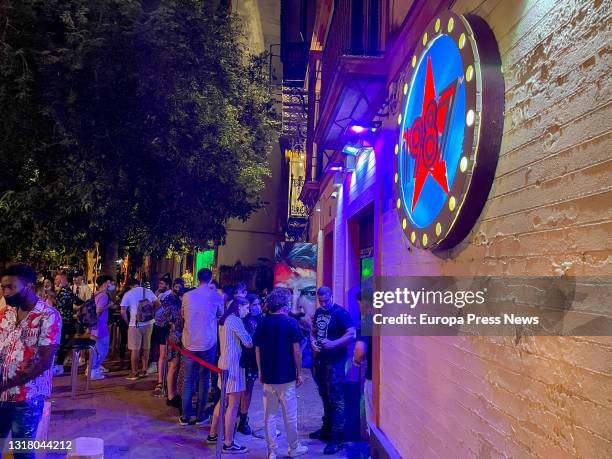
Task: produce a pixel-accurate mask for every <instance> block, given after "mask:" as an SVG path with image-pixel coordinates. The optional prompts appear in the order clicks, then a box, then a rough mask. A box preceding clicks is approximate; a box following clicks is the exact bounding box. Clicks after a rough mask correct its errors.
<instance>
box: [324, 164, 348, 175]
mask: <svg viewBox="0 0 612 459" xmlns="http://www.w3.org/2000/svg"><path fill="white" fill-rule="evenodd" d="M342 171H344V163H341V162H334V163H331V162H330V163H328V164H327V166H325V173H326V174H331V173H336V172H342Z"/></svg>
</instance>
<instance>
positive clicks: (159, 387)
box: [153, 383, 163, 397]
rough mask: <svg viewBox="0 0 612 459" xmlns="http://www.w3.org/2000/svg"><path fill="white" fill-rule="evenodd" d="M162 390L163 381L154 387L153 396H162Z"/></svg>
mask: <svg viewBox="0 0 612 459" xmlns="http://www.w3.org/2000/svg"><path fill="white" fill-rule="evenodd" d="M162 390H163V385H162V383H157V385H156V386H155V389H153V397H161V394H162Z"/></svg>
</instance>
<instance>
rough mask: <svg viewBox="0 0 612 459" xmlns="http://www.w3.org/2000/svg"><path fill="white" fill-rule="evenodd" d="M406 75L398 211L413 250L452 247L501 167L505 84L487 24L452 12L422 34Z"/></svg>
mask: <svg viewBox="0 0 612 459" xmlns="http://www.w3.org/2000/svg"><path fill="white" fill-rule="evenodd" d="M407 75H408V78H409V81H406V82H404V83H403V97H404V98H403V103H402V110H401V112H400V113H399V114H398V118H397V122H398V126H399V130H398V140H397V143H396V145H395V154H396V173H395V179H394V181H395V188H396V196H395V199H396V204H397V209H398V211H399V216H400V221H401V224H402V228H403V229H404V231H405V232H406V235H407V236H408V238H409V239H410V241H411V243H412V244H413V245H415V246H418V247H421V248H426V249H430V248H450V247H452V246H454V245H456V244H457V243H458V242H460V241H461V240H462V239H463V238H464V237H465V236H466V235H467V233H468V232H469V230H470V229H471V228H472V226H473V225H474V223H475V221H476V219H477V218H478V215H480V211H481V210H482V207H483V205H484V202H485V201H486V197H487V195H488V192H489V190H490V188H491V183H492V180H493V176H494V172H495V167H496V164H497V157H498V152H499V145H500V142H501V133H502V124H503V103H504V89H503V87H504V86H503V77H502V75H501V64H500V58H499V52H498V50H497V44H496V42H495V37H494V36H493V33H492V32H491V30H490V29H489V28H488V26H487V25H486V23H485V22H484V21H483V20H482V19H480V18H478V17H475V16H469V17H464V16H460V15H456V14H454V13H451V12H447V13H445V14H444V15H441V16H440V17H438V18H436V19H434V20H433V21H432V22H431V23H430V24H429V25H428V27H426V29H425V30H424V32H423V34H422V35H421V38H420V41H419V44H418V46H417V47H416V48H415V53H414V55H413V57H412V59H411V62H410V67H409V72H408V73H407ZM489 104H491V106H489ZM484 105H486V108H485V107H484Z"/></svg>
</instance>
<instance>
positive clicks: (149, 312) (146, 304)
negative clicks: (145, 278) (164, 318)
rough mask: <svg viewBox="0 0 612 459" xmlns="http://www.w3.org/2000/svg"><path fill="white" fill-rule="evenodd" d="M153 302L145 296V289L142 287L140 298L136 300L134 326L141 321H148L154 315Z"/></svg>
mask: <svg viewBox="0 0 612 459" xmlns="http://www.w3.org/2000/svg"><path fill="white" fill-rule="evenodd" d="M154 309H155V308H154V307H153V303H151V301H150V300H149V299H148V298H147V291H146V289H145V288H144V287H142V300H140V301H138V308H137V309H136V326H138V324H139V323H141V322H149V321H151V320H153V317H154Z"/></svg>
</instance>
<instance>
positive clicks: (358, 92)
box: [301, 0, 612, 458]
mask: <svg viewBox="0 0 612 459" xmlns="http://www.w3.org/2000/svg"><path fill="white" fill-rule="evenodd" d="M451 13H452V14H455V15H469V14H471V15H477V16H479V17H480V18H482V20H484V22H485V23H486V24H487V25H488V27H490V29H491V31H492V33H493V35H494V41H495V44H496V48H497V49H498V51H499V56H500V58H501V66H500V68H499V71H500V75H503V93H502V98H501V101H498V102H497V103H498V104H499V105H498V106H499V107H502V109H503V110H502V111H501V113H503V115H502V116H503V118H502V121H503V130H502V131H501V132H500V134H501V136H500V141H501V144H500V145H499V147H498V156H497V165H496V168H494V171H495V174H494V178H493V181H492V185H491V187H490V190H488V189H487V191H488V193H487V194H486V201H485V202H484V207H483V208H482V211H481V212H480V213H479V215H477V217H478V219H477V220H476V222H475V224H474V225H473V227H472V228H471V231H469V233H468V234H467V236H466V237H465V238H464V239H463V240H462V241H461V242H460V243H459V244H458V245H455V246H453V247H451V248H448V249H446V250H442V251H440V250H438V251H432V250H430V247H428V245H431V244H432V241H433V240H434V239H435V237H436V236H435V235H436V234H437V233H438V230H440V232H442V233H443V232H444V231H445V228H443V227H442V228H438V227H437V226H435V225H434V226H432V228H434V227H435V229H432V231H431V232H430V233H429V238H427V237H424V234H425V233H426V232H424V231H421V232H418V231H414V233H415V234H414V236H412V232H411V231H410V230H409V229H410V228H408V230H406V228H405V227H406V222H405V220H403V219H402V213H401V212H398V206H400V204H401V205H408V206H409V205H410V204H405V203H399V202H398V195H397V187H396V183H397V181H398V175H397V174H398V173H399V171H398V170H397V168H396V164H397V154H396V148H397V145H398V143H400V142H398V135H397V132H398V122H399V124H401V120H400V119H398V116H399V115H401V114H402V113H405V112H402V109H403V108H402V107H403V105H402V101H403V100H405V98H406V97H408V95H407V94H406V89H404V88H405V87H406V88H408V89H409V87H410V85H411V84H412V83H411V82H412V78H413V74H414V72H415V71H416V70H414V69H415V67H416V66H415V63H416V62H417V58H418V56H420V55H422V54H421V51H419V50H423V49H424V46H428V45H429V44H430V43H431V41H432V40H433V39H434V38H435V37H436V36H437V34H439V33H442V32H443V31H444V28H446V30H447V31H449V30H451V29H452V27H451V26H450V25H449V24H448V20H447V19H445V20H444V21H441V22H437V21H436V20H437V19H440V18H448V17H449V16H448V15H449V14H451ZM431 24H435V30H436V31H435V32H433V31H430V32H429V33H430V35H429V36H425V35H424V31H425V30H427V27H428V26H429V25H431ZM611 25H612V22H611V20H610V8H609V4H607V2H602V1H587V0H578V1H569V0H562V1H555V2H551V1H546V0H539V1H529V0H522V1H518V0H517V1H505V0H501V1H500V0H485V1H482V0H458V1H454V2H453V1H441V0H431V1H403V2H393V1H387V0H379V1H376V0H336V1H334V0H321V1H320V2H317V11H316V14H315V22H314V30H313V35H312V41H311V47H310V53H309V58H308V69H307V75H306V81H305V87H306V88H307V90H308V103H309V118H308V124H309V125H308V135H307V145H306V178H305V184H304V188H303V190H302V193H301V199H302V201H303V202H304V204H305V205H306V206H307V207H308V209H309V219H310V221H309V239H310V241H312V242H317V243H318V244H319V257H318V259H319V266H318V276H319V279H318V280H319V284H328V285H331V286H332V287H333V289H334V292H335V297H336V300H337V301H338V302H340V303H341V304H343V305H344V306H345V307H347V308H348V309H349V311H350V312H351V313H352V315H353V317H354V318H355V319H358V317H359V311H358V307H357V305H356V302H355V293H356V291H358V290H359V289H361V288H362V287H363V286H364V285H365V284H367V283H368V282H369V279H370V278H371V277H372V276H442V275H449V276H477V275H499V276H520V275H528V276H588V275H599V276H601V275H605V276H609V275H610V274H612V237H611V234H612V206H611V203H612V180H611V179H612V156H611V154H610V152H611V151H612V143H611V132H612V130H611V128H610V121H609V120H610V118H611V115H612V110H611V101H612V86H611V83H610V79H609V78H608V74H609V72H610V44H609V36H610V28H611ZM432 27H434V26H432ZM438 29H439V31H438ZM448 33H449V34H451V32H448ZM456 38H457V40H458V41H459V40H460V39H461V38H460V35H459V34H458V35H457V37H456ZM460 47H461V45H460ZM413 59H415V61H414V62H413ZM464 77H465V78H466V80H465V81H469V77H468V75H467V74H466V75H464ZM462 78H463V77H462ZM461 81H463V80H461ZM479 110H481V112H482V113H484V111H486V110H487V107H486V106H484V108H483V107H479ZM479 113H480V112H479ZM482 116H484V115H482ZM472 119H473V118H472ZM468 125H470V122H469V120H468ZM352 126H360V128H362V129H361V130H362V131H367V133H368V137H367V139H368V140H367V142H365V143H364V142H361V143H360V144H359V145H360V146H361V147H362V148H361V149H360V153H359V154H358V155H357V156H354V157H351V155H348V154H347V153H346V152H343V149H345V147H346V145H349V144H350V143H351V141H352V138H351V127H352ZM483 129H485V126H484V125H483ZM410 132H412V131H410ZM364 146H367V148H364ZM400 150H401V147H400ZM349 160H350V164H349V162H347V161H349ZM463 167H464V165H463V164H462V165H461V168H462V171H463ZM400 180H401V177H400ZM426 186H427V185H426ZM452 207H454V204H453V206H452ZM412 210H414V204H413V205H412ZM403 226H404V228H403ZM408 226H410V223H409V224H408ZM411 239H412V240H411ZM610 362H612V341H611V340H610V338H609V337H528V338H523V339H522V340H520V341H518V342H517V341H516V340H515V339H513V338H511V337H480V338H473V337H433V336H432V337H393V336H385V337H383V338H380V337H377V338H375V340H374V367H375V368H374V375H373V380H374V402H375V411H376V413H375V427H376V428H375V430H374V432H375V436H376V437H377V438H379V439H380V441H382V442H384V443H385V444H386V445H387V446H386V449H387V450H388V451H395V452H396V454H399V456H400V457H468V456H470V457H471V456H477V457H602V458H603V457H610V456H612V398H611V395H610V394H611V391H610V388H611V387H612V366H611V364H610ZM390 454H391V453H390Z"/></svg>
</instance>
